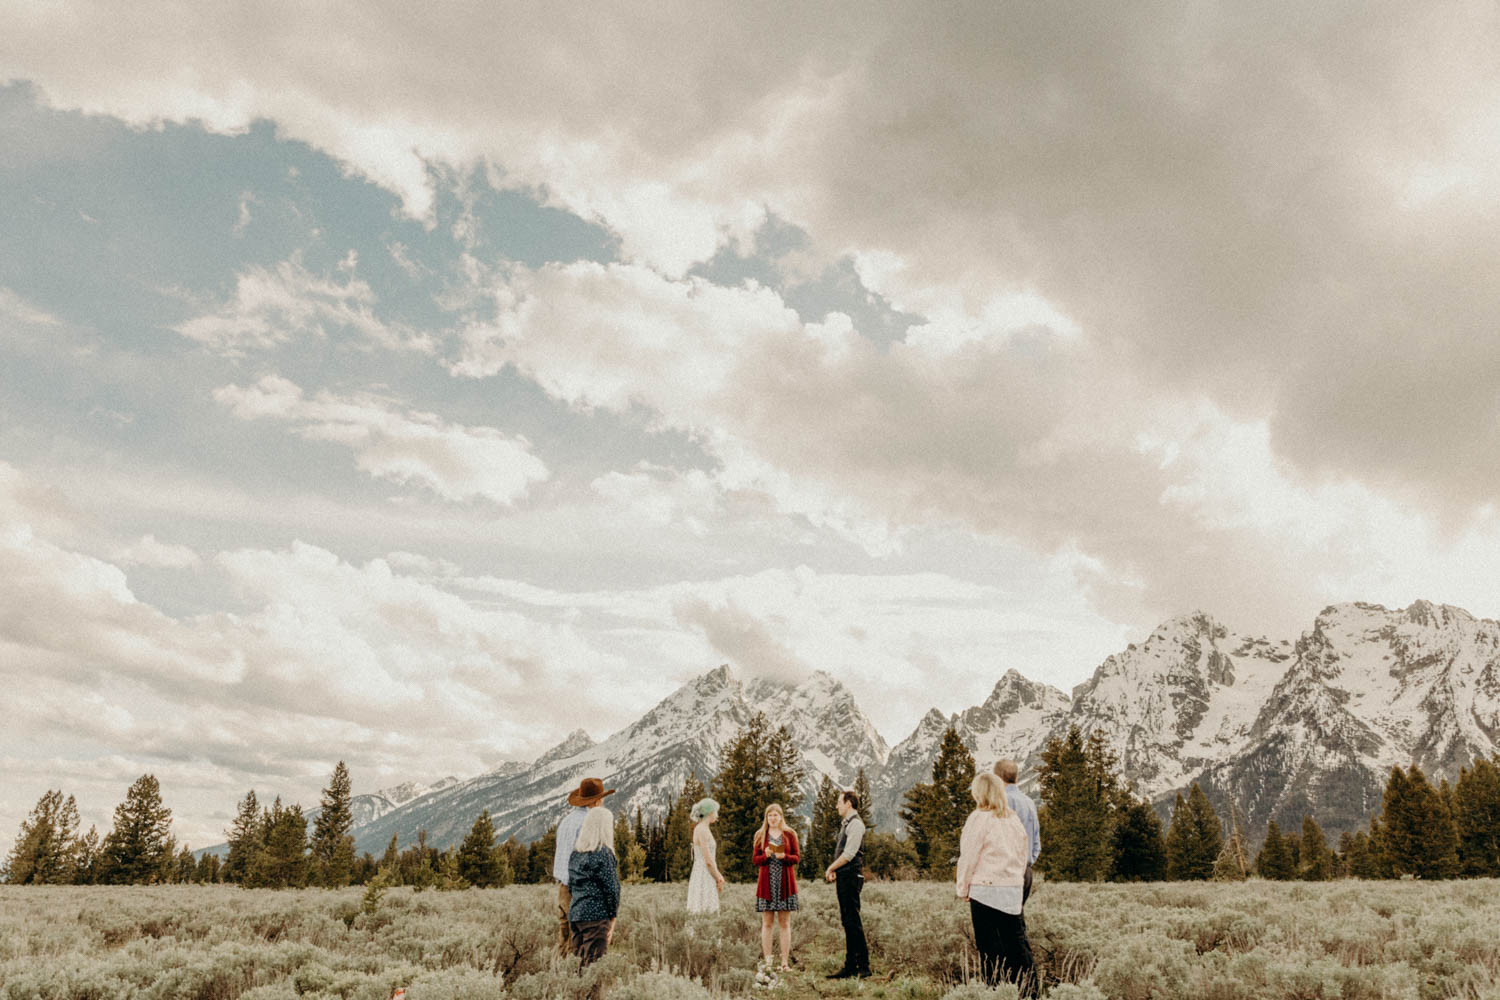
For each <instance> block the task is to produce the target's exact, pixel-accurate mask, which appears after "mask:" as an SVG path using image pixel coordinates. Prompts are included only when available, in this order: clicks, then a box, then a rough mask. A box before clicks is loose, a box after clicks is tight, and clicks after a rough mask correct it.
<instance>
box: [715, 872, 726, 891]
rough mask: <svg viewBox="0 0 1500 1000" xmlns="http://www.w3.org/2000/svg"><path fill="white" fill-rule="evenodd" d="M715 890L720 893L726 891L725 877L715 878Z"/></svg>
mask: <svg viewBox="0 0 1500 1000" xmlns="http://www.w3.org/2000/svg"><path fill="white" fill-rule="evenodd" d="M714 888H715V889H717V890H718V891H719V892H723V891H724V876H722V875H718V876H715V878H714Z"/></svg>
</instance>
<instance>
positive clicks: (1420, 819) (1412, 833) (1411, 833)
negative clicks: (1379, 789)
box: [1379, 764, 1458, 879]
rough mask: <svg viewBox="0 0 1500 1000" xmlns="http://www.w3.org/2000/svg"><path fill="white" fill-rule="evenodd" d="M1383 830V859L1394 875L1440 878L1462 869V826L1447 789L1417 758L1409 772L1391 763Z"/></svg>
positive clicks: (1383, 815)
mask: <svg viewBox="0 0 1500 1000" xmlns="http://www.w3.org/2000/svg"><path fill="white" fill-rule="evenodd" d="M1379 833H1380V845H1381V850H1382V854H1383V862H1384V865H1385V867H1386V868H1387V869H1388V870H1389V871H1390V873H1391V874H1392V875H1396V876H1400V875H1415V876H1416V877H1417V878H1421V879H1441V878H1452V877H1453V876H1454V875H1456V874H1457V873H1458V829H1457V827H1456V826H1455V825H1454V822H1453V817H1452V815H1451V814H1450V813H1449V811H1448V806H1447V804H1446V803H1445V802H1444V801H1443V795H1442V794H1441V793H1440V792H1439V791H1438V789H1435V788H1433V787H1432V784H1431V783H1430V782H1428V780H1427V776H1426V775H1425V774H1423V773H1422V769H1421V768H1419V767H1417V765H1416V764H1412V765H1411V766H1410V767H1409V768H1407V770H1406V772H1405V773H1403V772H1402V771H1401V769H1400V768H1399V767H1393V768H1391V776H1390V778H1389V780H1387V782H1386V786H1385V796H1384V799H1383V801H1382V808H1381V813H1380V823H1379Z"/></svg>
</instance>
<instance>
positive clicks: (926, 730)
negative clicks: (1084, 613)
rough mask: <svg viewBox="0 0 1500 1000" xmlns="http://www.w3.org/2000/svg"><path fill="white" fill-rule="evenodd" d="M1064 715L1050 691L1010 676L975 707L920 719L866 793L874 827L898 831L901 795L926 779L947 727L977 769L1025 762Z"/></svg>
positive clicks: (1061, 699)
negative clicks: (1010, 761)
mask: <svg viewBox="0 0 1500 1000" xmlns="http://www.w3.org/2000/svg"><path fill="white" fill-rule="evenodd" d="M1067 710H1068V696H1067V695H1066V694H1064V693H1063V692H1061V691H1059V690H1058V689H1057V688H1055V687H1051V686H1050V685H1047V684H1039V683H1037V682H1035V681H1030V680H1027V679H1026V678H1025V677H1022V676H1021V675H1020V674H1019V673H1017V672H1016V671H1014V670H1007V671H1006V672H1005V676H1004V677H1001V678H1000V681H999V682H998V683H997V684H996V685H995V688H994V690H993V691H991V692H990V695H989V697H988V698H986V699H985V700H984V701H983V702H982V703H981V704H979V705H975V706H974V707H973V708H969V709H966V710H965V711H963V712H960V713H958V714H957V715H954V716H951V717H944V715H943V714H942V713H941V712H939V711H938V710H937V709H935V708H934V709H932V710H930V711H929V712H928V713H927V714H926V715H925V716H923V717H922V720H921V722H919V723H918V724H917V728H916V730H915V731H913V732H912V734H911V735H910V736H908V737H907V738H906V739H905V740H902V741H901V743H899V744H898V745H897V746H896V748H895V749H893V750H892V751H891V754H890V758H889V760H887V762H886V766H885V769H884V770H883V771H882V773H881V775H880V779H879V781H877V782H876V783H875V785H874V786H873V787H872V788H871V793H872V798H873V799H874V802H873V803H872V805H873V807H874V809H875V812H876V814H877V817H878V819H879V822H880V823H881V824H882V825H885V826H887V827H889V828H891V829H896V830H900V829H901V828H902V824H901V821H900V818H899V817H898V816H897V812H898V811H899V810H900V808H901V800H902V798H903V797H904V796H905V794H906V790H907V789H908V788H910V787H911V786H912V785H914V784H916V783H917V782H919V781H927V780H930V779H931V777H932V765H933V762H934V761H935V760H937V753H938V744H939V743H940V742H941V741H942V738H943V733H944V732H946V731H947V729H948V727H949V726H950V725H951V726H953V727H954V728H955V729H956V730H957V732H958V736H959V739H961V740H963V743H964V746H965V747H967V748H968V749H969V752H970V753H972V754H973V755H974V761H975V763H976V764H977V765H978V766H979V767H989V766H992V765H993V764H994V762H995V761H997V760H999V759H1001V758H1002V757H1010V758H1014V759H1015V760H1017V761H1024V760H1026V759H1027V758H1028V757H1029V756H1031V754H1032V753H1033V752H1035V751H1036V750H1038V749H1039V748H1040V747H1041V746H1042V744H1043V743H1044V742H1045V741H1046V738H1047V735H1048V734H1049V733H1050V732H1051V731H1052V730H1053V729H1054V728H1055V727H1056V725H1057V722H1058V720H1059V719H1060V718H1061V717H1062V715H1063V714H1064V713H1065V712H1067Z"/></svg>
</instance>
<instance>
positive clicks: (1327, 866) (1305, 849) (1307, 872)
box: [1297, 815, 1333, 882]
mask: <svg viewBox="0 0 1500 1000" xmlns="http://www.w3.org/2000/svg"><path fill="white" fill-rule="evenodd" d="M1297 860H1298V866H1299V872H1298V875H1299V877H1300V878H1301V879H1302V881H1304V882H1327V881H1328V880H1329V879H1331V878H1333V856H1332V855H1331V854H1329V852H1328V841H1327V839H1326V838H1324V836H1323V828H1322V827H1320V826H1319V825H1318V821H1317V820H1315V819H1313V817H1312V816H1311V815H1307V816H1304V817H1302V842H1301V844H1300V853H1299V855H1298V859H1297Z"/></svg>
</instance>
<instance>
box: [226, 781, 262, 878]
mask: <svg viewBox="0 0 1500 1000" xmlns="http://www.w3.org/2000/svg"><path fill="white" fill-rule="evenodd" d="M224 833H225V835H226V836H227V838H228V843H229V853H228V855H226V856H225V858H224V865H223V867H222V868H221V869H220V872H219V877H220V878H221V879H223V880H224V881H225V882H243V881H244V880H245V875H246V874H247V873H248V872H249V870H250V862H251V860H252V859H253V858H254V857H255V855H256V854H258V853H259V852H260V850H261V848H262V847H263V846H264V841H265V831H264V830H263V829H262V827H261V815H260V803H259V802H257V801H256V799H255V789H253V788H252V789H250V791H248V792H246V793H245V797H244V798H243V799H241V800H240V803H239V806H238V807H237V809H236V811H235V816H234V825H233V826H231V827H230V828H229V829H228V830H225V831H224Z"/></svg>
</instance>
